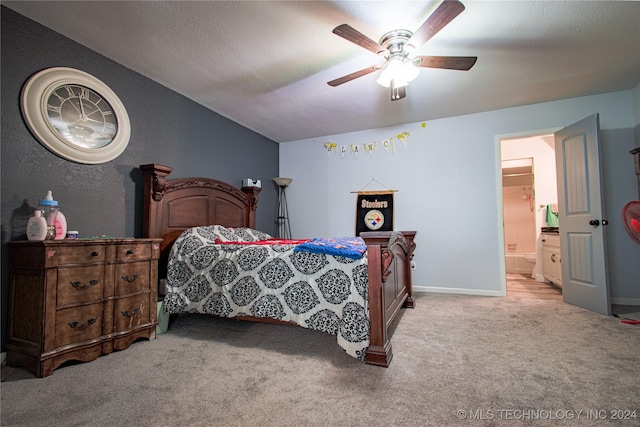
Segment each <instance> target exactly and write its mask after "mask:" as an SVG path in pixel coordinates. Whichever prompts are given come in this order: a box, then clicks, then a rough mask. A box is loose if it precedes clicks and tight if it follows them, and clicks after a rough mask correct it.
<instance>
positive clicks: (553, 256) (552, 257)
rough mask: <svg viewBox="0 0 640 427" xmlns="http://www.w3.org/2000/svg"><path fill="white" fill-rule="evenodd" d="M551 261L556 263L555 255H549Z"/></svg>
mask: <svg viewBox="0 0 640 427" xmlns="http://www.w3.org/2000/svg"><path fill="white" fill-rule="evenodd" d="M551 261H552V262H556V254H551Z"/></svg>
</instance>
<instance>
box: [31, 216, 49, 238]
mask: <svg viewBox="0 0 640 427" xmlns="http://www.w3.org/2000/svg"><path fill="white" fill-rule="evenodd" d="M47 229H48V227H47V220H46V219H44V217H43V216H42V211H41V210H40V209H36V210H35V211H34V212H33V216H32V217H31V218H29V221H28V222H27V239H29V240H45V239H46V238H47Z"/></svg>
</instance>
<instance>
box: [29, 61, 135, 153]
mask: <svg viewBox="0 0 640 427" xmlns="http://www.w3.org/2000/svg"><path fill="white" fill-rule="evenodd" d="M20 107H21V109H22V115H23V117H24V119H25V121H26V123H27V126H28V127H29V129H30V130H31V133H33V135H34V136H35V137H36V138H37V139H38V141H40V143H42V145H44V146H45V147H46V148H48V149H49V150H50V151H52V152H54V153H55V154H57V155H59V156H61V157H63V158H65V159H68V160H72V161H74V162H78V163H85V164H98V163H105V162H108V161H110V160H113V159H115V158H116V157H118V156H119V155H120V154H121V153H122V152H123V151H124V149H125V148H126V147H127V144H129V137H130V135H131V124H130V123H129V116H128V114H127V110H126V109H125V108H124V105H123V104H122V102H121V101H120V98H118V96H117V95H116V94H115V92H113V91H112V90H111V89H110V88H109V87H108V86H107V85H106V84H104V83H103V82H102V81H100V80H99V79H97V78H96V77H94V76H92V75H90V74H87V73H85V72H84V71H80V70H76V69H74V68H66V67H54V68H47V69H46V70H42V71H39V72H37V73H36V74H34V75H33V76H31V77H30V78H29V80H28V81H27V83H26V84H25V85H24V87H23V89H22V97H21V104H20Z"/></svg>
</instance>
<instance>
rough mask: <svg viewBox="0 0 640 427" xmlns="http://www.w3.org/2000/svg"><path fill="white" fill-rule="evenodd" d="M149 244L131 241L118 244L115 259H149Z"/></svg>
mask: <svg viewBox="0 0 640 427" xmlns="http://www.w3.org/2000/svg"><path fill="white" fill-rule="evenodd" d="M150 258H151V244H150V243H149V244H141V243H131V244H125V245H118V248H117V249H116V259H117V260H118V261H133V260H136V259H150Z"/></svg>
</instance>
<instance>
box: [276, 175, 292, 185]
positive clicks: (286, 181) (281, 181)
mask: <svg viewBox="0 0 640 427" xmlns="http://www.w3.org/2000/svg"><path fill="white" fill-rule="evenodd" d="M291 181H293V179H291V178H283V177H280V176H279V177H277V178H273V182H275V183H276V185H277V186H278V187H286V186H288V185H289V184H291Z"/></svg>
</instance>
